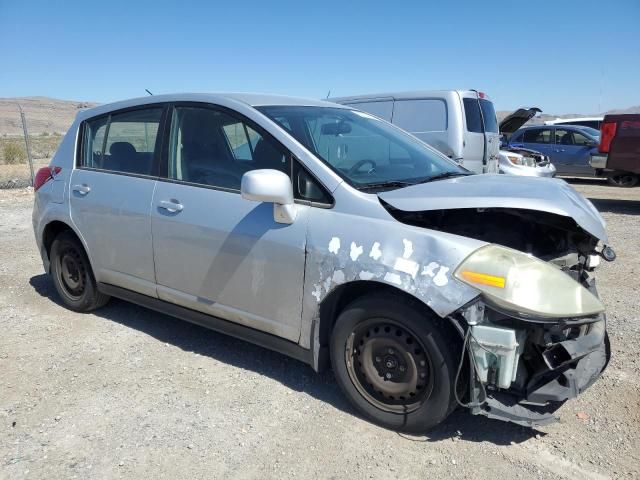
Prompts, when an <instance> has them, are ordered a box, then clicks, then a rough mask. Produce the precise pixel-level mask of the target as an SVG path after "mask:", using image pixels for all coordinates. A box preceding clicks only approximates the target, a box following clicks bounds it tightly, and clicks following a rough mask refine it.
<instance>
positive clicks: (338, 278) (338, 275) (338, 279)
mask: <svg viewBox="0 0 640 480" xmlns="http://www.w3.org/2000/svg"><path fill="white" fill-rule="evenodd" d="M332 280H333V281H334V282H335V283H344V272H343V271H342V270H336V271H335V272H333V279H332Z"/></svg>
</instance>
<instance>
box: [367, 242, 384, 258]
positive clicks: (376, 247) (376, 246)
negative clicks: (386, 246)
mask: <svg viewBox="0 0 640 480" xmlns="http://www.w3.org/2000/svg"><path fill="white" fill-rule="evenodd" d="M369 256H370V257H371V258H373V259H374V260H378V259H379V258H380V257H381V256H382V250H380V242H373V246H372V247H371V251H370V252H369Z"/></svg>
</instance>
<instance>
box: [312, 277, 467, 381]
mask: <svg viewBox="0 0 640 480" xmlns="http://www.w3.org/2000/svg"><path fill="white" fill-rule="evenodd" d="M374 294H375V295H381V296H387V297H389V299H398V300H399V301H402V302H405V303H408V304H410V305H411V306H413V308H415V309H416V310H418V311H420V312H423V313H424V316H425V317H426V318H430V319H432V320H435V321H437V322H438V323H439V326H440V327H441V328H445V329H447V330H450V331H451V332H450V333H452V334H454V337H453V338H459V337H460V335H459V332H457V331H456V330H455V329H454V328H453V325H452V324H451V322H449V321H447V320H446V319H444V318H442V317H440V316H439V315H438V314H437V313H436V312H435V311H434V310H433V309H431V308H430V307H429V306H428V305H427V304H426V303H424V302H423V301H422V300H420V299H419V298H417V297H415V296H414V295H411V294H410V293H408V292H406V291H405V290H402V289H401V288H398V287H395V286H393V285H389V284H387V283H382V282H376V281H371V280H355V281H352V282H347V283H343V284H341V285H339V286H337V287H336V288H334V289H333V290H332V291H331V292H329V294H328V295H327V296H326V297H325V298H324V299H323V300H322V302H321V303H320V307H319V310H318V317H319V318H318V322H319V324H318V328H317V332H318V338H317V340H318V343H319V345H318V347H319V350H320V352H327V351H328V346H329V342H330V339H331V333H332V331H333V327H334V326H335V323H336V321H337V319H338V316H339V315H340V313H341V312H342V311H343V310H344V308H345V307H346V306H347V305H349V304H350V303H351V302H353V301H354V300H356V299H358V298H362V297H364V296H368V295H374ZM329 365H330V360H329V356H328V354H326V353H325V354H321V355H320V358H319V359H318V365H317V369H318V370H319V371H322V370H325V369H326V368H328V367H329Z"/></svg>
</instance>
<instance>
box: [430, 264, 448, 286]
mask: <svg viewBox="0 0 640 480" xmlns="http://www.w3.org/2000/svg"><path fill="white" fill-rule="evenodd" d="M448 271H449V267H440V270H438V274H437V275H436V276H435V277H434V278H433V283H435V284H436V285H437V286H439V287H444V286H445V285H446V284H447V283H449V279H448V278H447V272H448Z"/></svg>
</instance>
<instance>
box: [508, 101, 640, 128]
mask: <svg viewBox="0 0 640 480" xmlns="http://www.w3.org/2000/svg"><path fill="white" fill-rule="evenodd" d="M510 113H512V111H499V112H496V115H497V116H498V121H502V119H503V118H505V117H506V116H507V115H509V114H510ZM608 113H640V105H638V106H635V107H629V108H623V109H616V110H609V111H606V112H604V113H563V114H560V115H553V114H547V113H544V112H543V113H541V114H540V115H538V116H537V117H534V118H532V119H531V120H529V122H527V125H542V124H543V123H544V122H546V121H549V120H557V119H559V118H563V119H564V118H577V117H599V116H603V115H606V114H608Z"/></svg>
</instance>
